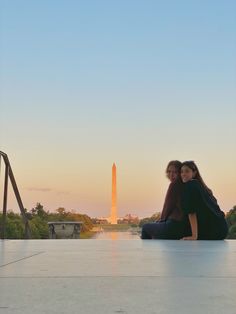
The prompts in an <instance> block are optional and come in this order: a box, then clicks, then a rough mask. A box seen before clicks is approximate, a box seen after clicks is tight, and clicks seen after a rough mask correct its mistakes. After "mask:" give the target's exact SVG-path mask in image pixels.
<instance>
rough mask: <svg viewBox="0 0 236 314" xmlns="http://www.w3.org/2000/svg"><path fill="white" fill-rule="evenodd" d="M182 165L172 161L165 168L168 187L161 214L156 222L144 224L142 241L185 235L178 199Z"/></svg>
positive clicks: (176, 237) (179, 196) (180, 191)
mask: <svg viewBox="0 0 236 314" xmlns="http://www.w3.org/2000/svg"><path fill="white" fill-rule="evenodd" d="M181 166H182V163H181V162H180V161H178V160H172V161H170V162H169V163H168V165H167V168H166V176H167V178H168V179H169V180H170V185H169V188H168V190H167V193H166V198H165V202H164V206H163V210H162V213H161V218H160V220H159V221H157V222H152V223H147V224H144V225H143V227H142V234H141V238H142V239H181V238H182V237H183V236H184V235H185V234H186V233H185V232H184V231H185V227H184V226H185V223H184V221H183V212H182V210H181V207H180V199H181V193H182V187H183V183H182V181H181V179H180V170H181Z"/></svg>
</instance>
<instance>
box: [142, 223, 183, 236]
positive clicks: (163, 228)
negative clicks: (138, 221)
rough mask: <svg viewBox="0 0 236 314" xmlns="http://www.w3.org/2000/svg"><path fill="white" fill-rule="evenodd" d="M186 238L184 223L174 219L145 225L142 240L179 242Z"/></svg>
mask: <svg viewBox="0 0 236 314" xmlns="http://www.w3.org/2000/svg"><path fill="white" fill-rule="evenodd" d="M184 236H185V228H184V224H183V222H179V221H176V220H173V219H167V220H160V221H157V222H151V223H147V224H145V225H143V227H142V234H141V238H142V239H169V240H171V239H172V240H179V239H181V238H182V237H184Z"/></svg>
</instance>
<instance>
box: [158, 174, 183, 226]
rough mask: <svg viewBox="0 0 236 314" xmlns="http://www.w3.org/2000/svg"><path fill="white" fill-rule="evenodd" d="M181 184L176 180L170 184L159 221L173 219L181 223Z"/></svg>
mask: <svg viewBox="0 0 236 314" xmlns="http://www.w3.org/2000/svg"><path fill="white" fill-rule="evenodd" d="M182 188H183V183H182V182H181V181H180V180H179V179H177V180H176V181H174V182H171V183H170V185H169V188H168V190H167V193H166V197H165V202H164V205H163V210H162V213H161V220H167V219H174V220H177V221H181V220H182V218H183V212H182V210H181V206H180V203H181V201H180V200H181V194H182Z"/></svg>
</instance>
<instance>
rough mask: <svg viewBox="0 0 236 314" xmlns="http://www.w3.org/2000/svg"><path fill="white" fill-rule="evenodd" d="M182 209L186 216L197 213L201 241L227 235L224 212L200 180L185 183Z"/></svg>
mask: <svg viewBox="0 0 236 314" xmlns="http://www.w3.org/2000/svg"><path fill="white" fill-rule="evenodd" d="M181 207H182V210H183V212H184V213H185V215H188V214H190V213H196V215H197V222H198V238H199V239H218V238H219V239H220V238H224V237H225V236H226V235H227V225H226V222H225V219H224V217H225V214H224V212H223V211H222V210H221V209H220V207H219V205H218V204H217V200H216V198H215V197H214V196H213V195H212V194H209V192H208V191H207V190H206V189H205V188H204V187H203V186H202V184H201V183H200V182H199V181H198V180H191V181H188V182H186V183H184V187H183V194H182V201H181ZM225 233H226V234H225Z"/></svg>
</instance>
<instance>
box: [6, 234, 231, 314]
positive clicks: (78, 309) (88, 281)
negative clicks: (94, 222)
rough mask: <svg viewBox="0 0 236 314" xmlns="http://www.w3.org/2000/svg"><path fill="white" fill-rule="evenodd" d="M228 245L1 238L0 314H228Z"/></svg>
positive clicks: (227, 243)
mask: <svg viewBox="0 0 236 314" xmlns="http://www.w3.org/2000/svg"><path fill="white" fill-rule="evenodd" d="M235 265H236V241H234V240H227V241H168V240H146V241H142V240H139V239H136V240H97V239H91V240H1V241H0V289H1V290H0V314H2V313H4V314H9V313H12V314H18V313H19V314H23V313H24V314H28V313H30V314H43V313H47V314H50V313H63V314H64V313H82V314H100V313H102V314H103V313H105V314H110V313H111V314H112V313H128V314H134V313H135V314H139V313H145V314H149V313H150V314H158V313H161V314H172V313H173V314H174V313H175V314H180V313H181V314H185V313H186V314H187V313H188V314H190V313H191V314H195V313H197V314H200V313H201V314H205V313H206V314H218V313H219V314H235V313H236V266H235Z"/></svg>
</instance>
